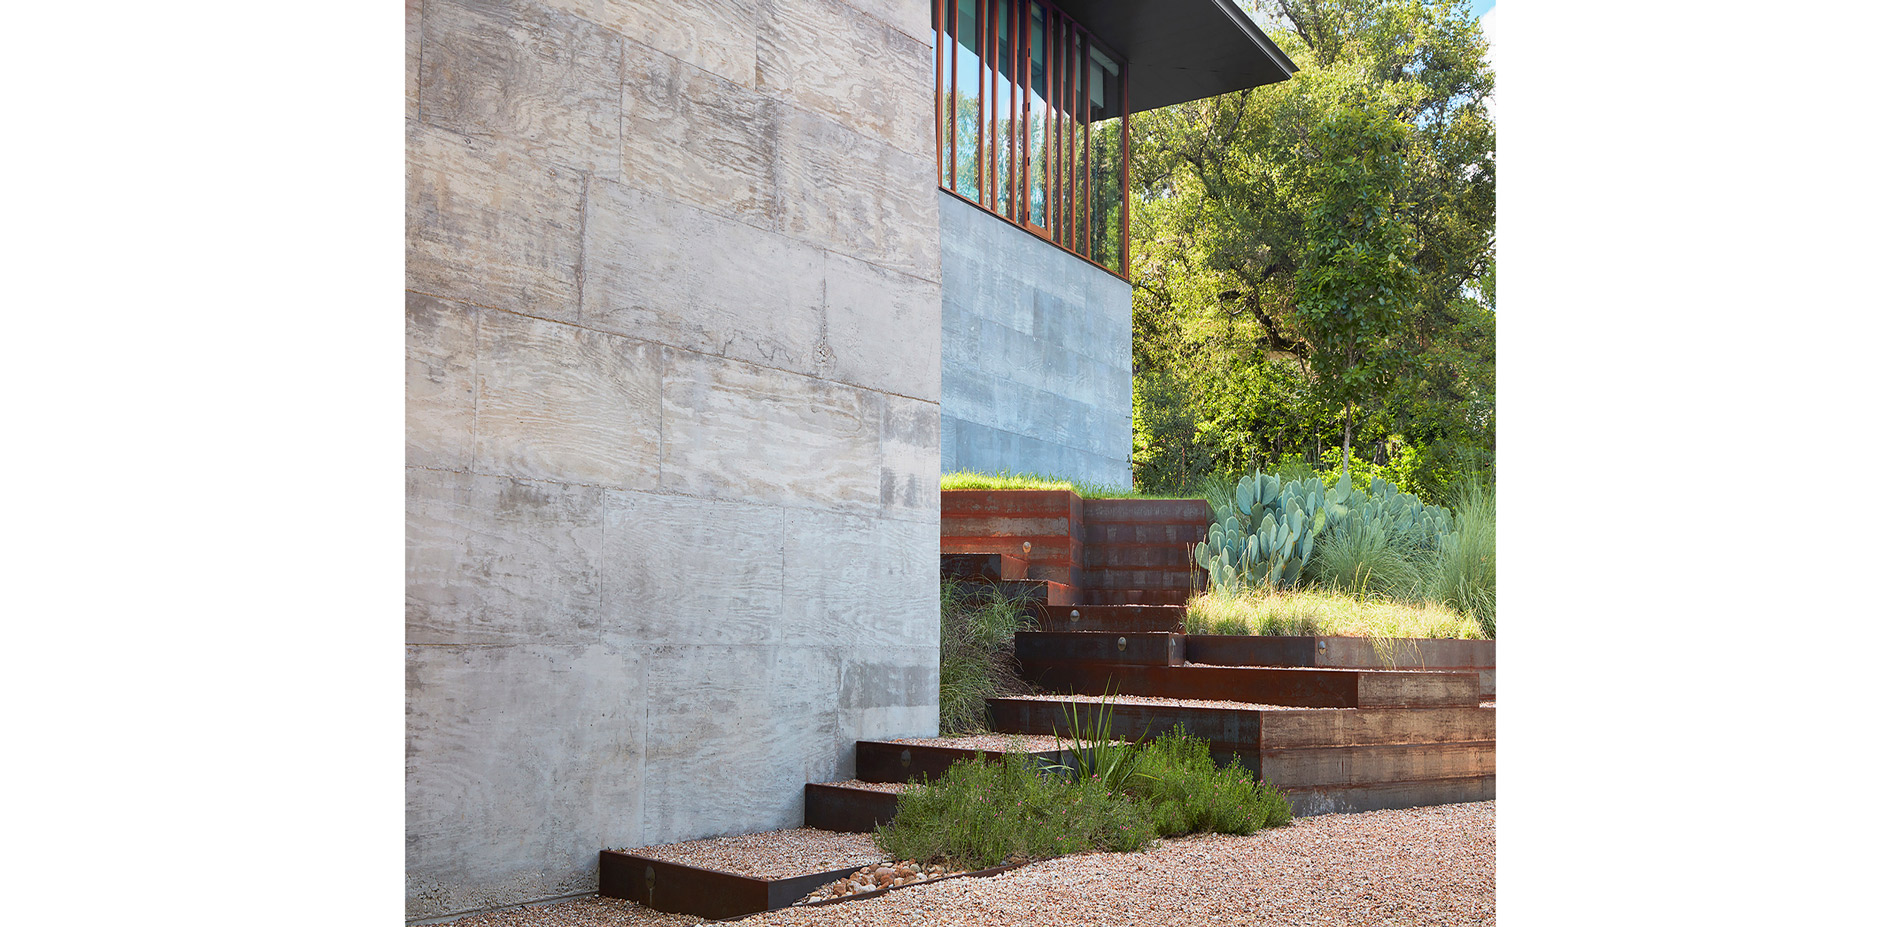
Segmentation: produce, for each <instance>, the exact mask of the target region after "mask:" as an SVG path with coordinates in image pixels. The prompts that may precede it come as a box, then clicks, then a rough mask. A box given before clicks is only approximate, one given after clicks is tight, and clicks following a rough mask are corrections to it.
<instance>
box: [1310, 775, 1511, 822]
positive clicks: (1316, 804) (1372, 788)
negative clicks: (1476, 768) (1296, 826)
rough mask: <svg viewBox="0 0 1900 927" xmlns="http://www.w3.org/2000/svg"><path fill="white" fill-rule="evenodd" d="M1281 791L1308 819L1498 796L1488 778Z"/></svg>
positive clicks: (1491, 778) (1495, 782)
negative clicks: (1319, 815) (1315, 816)
mask: <svg viewBox="0 0 1900 927" xmlns="http://www.w3.org/2000/svg"><path fill="white" fill-rule="evenodd" d="M1284 791H1285V792H1286V797H1287V801H1288V802H1289V803H1290V804H1292V806H1293V813H1294V814H1296V815H1298V816H1300V817H1310V816H1312V815H1316V814H1348V813H1353V812H1359V811H1383V810H1385V809H1387V808H1417V807H1420V806H1422V805H1449V804H1453V803H1457V802H1468V801H1490V800H1492V799H1494V798H1497V797H1498V777H1497V776H1495V775H1491V776H1473V777H1470V778H1463V779H1422V780H1417V781H1412V782H1380V783H1376V784H1372V785H1341V786H1322V787H1313V788H1294V789H1285V790H1284Z"/></svg>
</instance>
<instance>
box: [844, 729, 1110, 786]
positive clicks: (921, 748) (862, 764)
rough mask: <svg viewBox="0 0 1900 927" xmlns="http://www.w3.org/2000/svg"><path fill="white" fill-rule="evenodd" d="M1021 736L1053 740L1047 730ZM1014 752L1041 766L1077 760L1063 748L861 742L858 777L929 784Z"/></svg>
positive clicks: (866, 780)
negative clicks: (971, 762) (967, 764)
mask: <svg viewBox="0 0 1900 927" xmlns="http://www.w3.org/2000/svg"><path fill="white" fill-rule="evenodd" d="M1021 733H1023V734H1025V735H1038V734H1040V735H1042V738H1043V739H1053V738H1051V737H1050V736H1049V732H1048V731H1046V730H1045V731H1023V732H1021ZM946 739H952V738H946ZM1011 752H1017V753H1027V754H1028V755H1030V756H1031V757H1034V758H1035V759H1036V760H1037V761H1038V762H1041V763H1054V764H1067V763H1070V762H1072V761H1073V760H1074V755H1073V754H1071V753H1069V752H1068V751H1067V750H1063V749H1060V748H1051V749H1045V750H1018V751H1008V750H988V749H977V748H971V747H956V746H936V745H926V744H907V743H901V742H898V741H890V740H860V741H858V750H857V754H858V759H857V777H858V778H859V779H862V780H864V781H865V782H911V781H918V782H928V781H930V780H932V779H935V778H937V777H938V776H941V775H943V773H944V771H945V770H947V769H949V768H950V765H951V764H952V763H955V762H956V761H958V760H965V759H969V758H971V757H976V756H980V757H983V758H984V759H985V760H988V761H991V762H1000V761H1001V760H1002V759H1003V757H1004V756H1005V755H1006V754H1008V753H1011Z"/></svg>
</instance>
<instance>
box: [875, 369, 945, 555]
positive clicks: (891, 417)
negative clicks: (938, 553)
mask: <svg viewBox="0 0 1900 927" xmlns="http://www.w3.org/2000/svg"><path fill="white" fill-rule="evenodd" d="M937 408H938V406H937V404H936V403H934V402H919V401H917V400H915V399H906V398H904V397H902V396H886V397H884V415H883V424H882V427H881V429H880V432H881V435H880V441H879V444H880V454H879V458H880V459H879V465H878V487H877V491H878V505H879V509H880V511H882V512H883V514H885V515H886V516H888V517H891V518H901V519H907V520H909V519H921V520H925V521H928V522H930V523H931V524H935V523H936V521H937V506H938V501H937V500H938V497H937V492H938V480H937V463H938V454H937V443H938V433H937V422H938V413H937Z"/></svg>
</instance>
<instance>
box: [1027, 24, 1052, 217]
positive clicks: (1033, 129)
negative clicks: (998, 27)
mask: <svg viewBox="0 0 1900 927" xmlns="http://www.w3.org/2000/svg"><path fill="white" fill-rule="evenodd" d="M1046 19H1047V17H1046V16H1045V14H1044V13H1043V9H1042V4H1040V3H1036V4H1032V5H1031V6H1030V7H1029V221H1030V223H1031V224H1034V225H1039V226H1043V227H1045V228H1046V227H1048V225H1049V102H1048V100H1049V76H1050V69H1049V42H1048V39H1049V36H1048V29H1047V25H1046V22H1045V21H1046Z"/></svg>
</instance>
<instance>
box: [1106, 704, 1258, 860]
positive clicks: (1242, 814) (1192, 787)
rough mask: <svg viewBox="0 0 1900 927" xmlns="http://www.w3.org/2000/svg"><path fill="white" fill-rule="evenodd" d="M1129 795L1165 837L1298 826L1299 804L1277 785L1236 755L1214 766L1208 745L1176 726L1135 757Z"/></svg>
mask: <svg viewBox="0 0 1900 927" xmlns="http://www.w3.org/2000/svg"><path fill="white" fill-rule="evenodd" d="M1128 786H1129V791H1130V793H1132V794H1133V795H1134V796H1135V797H1137V798H1139V799H1140V800H1141V801H1142V802H1143V803H1144V804H1145V805H1146V806H1147V809H1148V818H1149V819H1150V820H1151V821H1153V822H1154V828H1155V831H1156V832H1157V833H1159V834H1160V835H1161V836H1163V837H1179V836H1182V835H1184V834H1194V833H1203V832H1211V833H1217V834H1251V833H1253V832H1255V831H1257V830H1260V829H1261V828H1265V827H1283V826H1285V825H1287V824H1291V823H1293V806H1292V805H1291V804H1289V803H1288V802H1287V797H1286V795H1285V793H1283V792H1281V791H1280V790H1279V789H1276V788H1274V787H1273V783H1271V782H1264V781H1261V780H1258V779H1255V778H1254V776H1253V774H1252V773H1250V772H1248V771H1247V770H1246V768H1244V767H1242V766H1241V765H1240V760H1239V758H1238V757H1236V758H1235V759H1234V760H1233V761H1232V762H1230V763H1229V764H1228V765H1226V766H1224V767H1217V766H1215V765H1214V758H1213V756H1212V755H1211V754H1210V753H1209V752H1208V744H1207V741H1205V740H1202V739H1200V738H1198V737H1194V736H1192V735H1190V734H1188V733H1187V731H1186V730H1185V729H1183V728H1182V727H1180V726H1179V725H1176V726H1175V728H1174V730H1172V731H1169V732H1168V733H1167V734H1164V735H1162V736H1161V737H1158V738H1156V739H1154V740H1152V741H1149V742H1148V743H1146V744H1143V745H1142V747H1141V750H1140V751H1139V752H1137V753H1136V754H1135V764H1134V773H1133V775H1131V776H1130V777H1129V779H1128Z"/></svg>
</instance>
